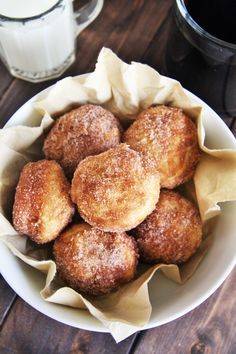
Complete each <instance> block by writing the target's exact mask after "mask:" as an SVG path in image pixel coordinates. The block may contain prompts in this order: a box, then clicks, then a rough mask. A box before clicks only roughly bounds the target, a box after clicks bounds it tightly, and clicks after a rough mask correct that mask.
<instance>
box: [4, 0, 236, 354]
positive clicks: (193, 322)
mask: <svg viewBox="0 0 236 354" xmlns="http://www.w3.org/2000/svg"><path fill="white" fill-rule="evenodd" d="M172 5H173V0H133V1H131V0H130V1H127V0H113V1H111V0H110V1H109V0H107V1H105V5H104V9H103V11H102V13H101V15H100V16H99V17H98V18H97V19H96V21H95V22H94V23H93V24H92V25H90V26H89V28H88V29H86V30H85V31H84V32H82V33H81V35H80V36H79V38H78V55H77V60H76V63H75V64H74V65H73V66H72V67H71V68H70V69H69V70H68V71H67V72H66V73H65V74H64V76H68V75H77V74H82V73H86V72H90V71H92V70H93V69H94V65H95V62H96V58H97V55H98V52H99V51H100V49H101V47H102V46H106V47H109V48H111V49H112V50H113V51H114V52H116V53H117V54H118V55H119V56H120V57H121V58H122V59H123V60H125V61H127V62H130V61H131V60H134V61H139V62H142V63H147V64H149V65H151V66H152V67H154V68H155V69H157V70H159V72H160V73H162V58H163V53H164V50H165V45H166V41H167V33H168V26H169V23H170V10H171V7H172ZM54 82H55V81H50V82H45V83H42V84H31V83H27V82H24V81H21V80H17V79H14V78H12V77H11V76H10V75H9V73H8V72H7V70H6V69H5V67H4V66H3V65H2V64H0V122H1V125H3V124H4V123H5V122H6V121H7V120H8V119H9V118H10V117H11V115H12V114H13V113H14V112H15V111H16V110H17V109H18V108H19V107H20V106H21V105H22V104H23V103H24V102H25V101H27V100H28V99H29V98H30V97H32V96H33V95H35V94H36V93H37V92H39V91H41V90H42V89H43V88H45V87H47V86H49V85H51V84H52V83H54ZM225 122H226V123H227V125H228V126H229V127H230V129H231V130H233V131H234V133H235V132H236V123H235V121H234V119H232V118H227V119H225ZM6 267H7V265H6ZM235 298H236V270H235V271H233V272H232V273H231V275H230V276H229V277H228V279H227V280H226V281H225V282H224V284H223V285H222V286H221V287H220V288H219V289H218V290H217V291H216V292H215V294H214V295H212V296H211V297H210V298H209V299H208V300H207V301H205V302H204V303H203V304H202V305H201V306H199V307H198V308H196V309H195V310H193V311H192V312H190V313H188V314H187V315H185V316H184V317H182V318H179V319H177V320H175V321H173V322H171V323H169V324H166V325H163V326H161V327H157V328H153V329H150V330H146V331H141V332H139V333H137V334H134V335H132V336H131V337H129V338H127V339H126V340H124V341H123V342H121V343H119V344H116V343H115V341H114V340H113V338H112V337H111V335H110V334H105V333H95V332H89V331H85V330H80V329H76V328H72V327H69V326H66V325H64V324H61V323H59V322H56V321H54V320H52V319H50V318H48V317H46V316H45V315H42V314H41V313H39V312H38V311H36V310H34V309H33V308H32V307H30V306H29V305H28V304H26V303H25V302H24V301H23V300H22V299H21V298H19V297H18V296H17V295H16V294H15V293H14V291H13V290H11V288H10V287H9V286H8V285H7V284H6V282H5V281H4V279H3V278H2V277H1V275H0V326H1V327H0V330H1V332H0V353H1V354H13V353H21V354H36V353H37V354H51V353H56V354H59V353H61V354H64V353H71V354H76V353H78V354H81V353H93V354H94V353H99V354H100V353H107V354H111V353H119V354H123V353H127V354H128V353H129V354H130V353H135V354H139V353H140V354H141V353H142V354H143V353H150V354H151V353H155V354H157V353H160V354H166V353H168V354H171V353H173V354H178V353H180V354H182V353H192V354H200V353H214V354H216V353H219V354H234V353H236V336H235V333H234V332H235V328H236V306H235Z"/></svg>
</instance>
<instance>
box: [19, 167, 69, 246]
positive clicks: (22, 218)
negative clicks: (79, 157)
mask: <svg viewBox="0 0 236 354" xmlns="http://www.w3.org/2000/svg"><path fill="white" fill-rule="evenodd" d="M69 190H70V185H69V183H68V181H67V179H66V177H65V175H64V173H63V170H62V168H61V166H60V165H59V164H58V163H57V162H55V161H48V160H40V161H37V162H29V163H28V164H26V165H25V166H24V168H23V170H22V172H21V175H20V179H19V182H18V185H17V188H16V194H15V201H14V206H13V224H14V227H15V229H16V230H17V231H18V232H19V233H20V234H26V235H28V236H29V237H30V238H31V239H32V240H33V241H35V242H37V243H39V244H43V243H47V242H49V241H52V240H54V239H55V238H56V237H57V236H58V235H59V233H60V232H61V231H62V230H63V229H64V227H65V226H66V225H67V224H68V223H69V222H70V221H71V219H72V216H73V214H74V206H73V204H72V202H71V199H70V195H69Z"/></svg>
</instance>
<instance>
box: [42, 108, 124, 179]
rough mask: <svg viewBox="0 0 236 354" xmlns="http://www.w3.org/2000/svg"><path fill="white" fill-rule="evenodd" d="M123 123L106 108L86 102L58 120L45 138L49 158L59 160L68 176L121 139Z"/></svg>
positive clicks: (45, 151) (45, 152)
mask: <svg viewBox="0 0 236 354" xmlns="http://www.w3.org/2000/svg"><path fill="white" fill-rule="evenodd" d="M120 138H121V126H120V123H119V122H118V120H117V119H116V118H115V117H114V115H113V114H112V113H111V112H109V111H107V110H106V109H104V108H102V107H100V106H96V105H92V104H86V105H83V106H81V107H79V108H76V109H74V110H72V111H70V112H68V113H66V114H64V115H63V116H62V117H60V118H59V119H58V120H56V122H55V124H54V125H53V127H52V129H51V130H50V132H49V134H48V136H47V137H46V139H45V142H44V146H43V151H44V154H45V156H46V158H47V159H50V160H56V161H57V162H59V163H60V165H61V166H62V167H63V169H64V170H65V172H66V174H67V175H68V176H71V177H72V175H73V173H74V171H75V169H76V167H77V165H78V163H79V162H80V161H81V160H83V159H84V158H85V157H87V156H90V155H96V154H99V153H101V152H103V151H106V150H108V149H110V148H111V147H114V146H116V145H117V144H119V143H120Z"/></svg>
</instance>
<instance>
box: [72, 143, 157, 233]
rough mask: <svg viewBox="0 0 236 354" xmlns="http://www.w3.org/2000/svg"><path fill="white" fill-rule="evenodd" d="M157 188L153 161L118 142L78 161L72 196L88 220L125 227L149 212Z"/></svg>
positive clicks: (102, 225)
mask: <svg viewBox="0 0 236 354" xmlns="http://www.w3.org/2000/svg"><path fill="white" fill-rule="evenodd" d="M159 191H160V184H159V173H158V171H156V169H155V167H154V165H153V161H152V160H151V159H149V158H148V157H145V156H143V155H142V154H139V153H138V152H136V151H134V150H132V149H130V148H129V146H128V145H126V144H121V145H119V146H117V147H115V148H113V149H110V150H108V151H106V152H104V153H102V154H99V155H97V156H90V157H88V158H86V159H85V160H83V161H82V162H81V163H80V164H79V166H78V167H77V169H76V172H75V174H74V178H73V180H72V187H71V196H72V200H73V201H74V202H75V203H76V204H77V207H78V210H79V213H80V214H81V216H82V217H83V218H84V219H85V220H86V221H87V222H88V223H89V224H91V225H93V226H97V227H99V228H100V229H102V230H105V231H125V230H130V229H132V228H133V227H135V226H137V225H138V224H139V223H140V222H142V221H143V220H144V219H145V217H146V216H147V215H148V214H150V213H151V212H152V210H153V209H154V208H155V205H156V202H157V201H158V198H159Z"/></svg>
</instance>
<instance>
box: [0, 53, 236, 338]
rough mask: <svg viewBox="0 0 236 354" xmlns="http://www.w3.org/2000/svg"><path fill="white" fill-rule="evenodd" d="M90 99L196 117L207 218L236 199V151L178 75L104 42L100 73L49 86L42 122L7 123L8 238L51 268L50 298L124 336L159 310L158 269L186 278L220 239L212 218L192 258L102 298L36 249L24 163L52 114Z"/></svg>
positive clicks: (126, 110)
mask: <svg viewBox="0 0 236 354" xmlns="http://www.w3.org/2000/svg"><path fill="white" fill-rule="evenodd" d="M86 102H90V103H95V104H101V105H102V106H103V107H106V108H107V109H109V110H110V111H112V112H113V113H114V114H115V115H116V116H117V117H119V119H120V120H121V122H122V123H123V124H128V123H129V122H130V121H132V120H133V119H135V116H136V115H137V113H138V112H140V111H141V110H143V109H145V108H147V107H149V106H150V105H152V104H168V105H170V106H176V107H181V108H183V109H184V111H185V112H186V113H187V114H189V115H190V116H191V117H192V119H194V120H196V122H197V126H198V137H199V145H200V147H201V149H202V150H203V156H202V158H201V161H200V163H199V164H198V167H197V171H196V174H195V177H194V183H195V191H196V196H197V202H198V206H199V209H200V213H201V217H202V220H203V222H204V223H206V221H207V220H209V219H212V218H213V217H214V216H216V215H218V214H219V213H220V207H219V205H218V203H219V202H225V201H233V200H236V151H233V150H229V149H223V150H217V149H215V150H212V149H211V150H210V149H208V148H207V147H205V146H204V138H205V130H204V127H203V124H202V116H203V115H208V116H209V115H210V114H211V112H208V111H205V109H202V107H200V106H199V104H198V103H196V102H195V101H194V99H192V97H191V96H189V95H187V94H186V93H185V92H184V90H183V89H182V87H181V85H180V84H179V83H178V82H176V81H174V80H171V79H169V78H166V77H164V76H161V75H159V74H158V73H157V72H156V71H155V70H153V69H152V68H151V67H149V66H147V65H144V64H140V63H132V64H131V65H128V64H126V63H124V62H122V61H121V60H120V59H119V58H118V57H117V56H116V55H115V54H114V53H113V52H112V51H111V50H109V49H106V48H103V49H102V50H101V52H100V54H99V57H98V61H97V65H96V69H95V71H94V72H93V73H91V74H89V75H87V76H86V77H79V78H78V77H75V78H71V77H68V78H65V79H63V80H61V81H59V82H58V83H57V84H56V85H55V86H54V87H53V88H52V89H50V91H49V93H47V94H46V95H45V93H43V94H41V97H40V98H39V100H38V101H37V102H35V103H34V107H35V109H37V110H38V111H39V112H41V113H42V117H43V119H42V121H41V124H40V126H39V127H26V126H16V127H11V128H6V129H2V130H1V131H0V149H1V152H2V154H1V155H2V157H1V161H0V212H1V213H0V225H1V231H0V240H2V241H3V242H4V243H5V244H6V245H7V246H8V248H9V249H10V250H11V251H12V253H13V254H15V255H16V256H17V257H19V258H20V259H22V260H23V261H24V262H26V263H27V264H29V265H30V266H32V267H34V268H36V269H39V270H40V271H42V272H44V273H45V274H46V275H47V276H46V283H45V287H44V288H43V289H42V291H41V296H42V297H43V298H44V299H45V300H46V301H49V302H50V301H51V302H55V303H59V304H64V305H68V306H72V307H76V308H87V309H88V310H89V311H90V313H91V314H92V315H93V316H95V317H96V318H97V319H98V320H100V321H101V322H102V323H103V324H104V326H105V327H107V328H108V329H109V331H110V333H111V334H112V336H113V337H114V338H115V340H116V341H117V342H119V341H121V340H123V339H125V338H126V337H128V336H129V335H131V334H132V333H134V332H135V331H137V330H140V329H142V326H144V325H145V324H146V323H147V322H148V320H149V318H150V315H151V304H150V301H149V295H148V282H149V280H150V279H151V278H152V276H153V274H154V273H155V272H156V271H157V270H160V269H161V270H162V272H163V273H164V274H165V275H166V276H167V277H169V278H170V279H172V280H174V281H175V282H178V283H180V284H181V283H183V282H185V281H186V280H187V279H188V278H189V277H190V276H191V275H192V274H193V272H194V271H195V269H196V268H197V266H198V264H199V263H200V261H201V260H202V258H203V256H204V255H205V253H206V252H207V249H208V247H209V246H210V244H211V242H212V237H211V228H210V227H209V225H210V223H209V222H208V223H206V225H205V232H204V234H205V238H204V241H203V243H202V245H201V247H200V249H199V250H198V252H197V253H196V254H195V255H194V256H193V257H192V258H191V259H190V260H189V261H188V262H187V263H186V264H184V265H182V266H180V267H179V268H178V267H177V266H175V265H164V264H159V265H156V266H153V267H149V268H148V269H147V268H146V269H147V270H145V269H144V270H142V271H140V274H141V275H139V276H138V277H137V278H136V279H135V280H134V281H132V282H131V283H129V284H127V285H125V286H123V287H122V288H120V289H119V290H118V291H116V292H115V293H113V294H111V295H108V296H104V297H102V298H97V299H94V298H91V297H89V296H82V295H80V294H78V293H77V292H75V291H74V290H72V289H70V288H68V287H66V286H64V285H63V284H61V282H60V281H58V278H57V276H56V266H55V263H54V262H53V261H52V260H44V259H45V257H47V255H46V254H47V253H45V251H44V250H41V251H40V250H38V249H36V250H32V249H29V245H28V243H29V242H28V240H27V238H26V237H22V236H19V235H17V233H16V232H15V230H14V228H13V227H12V225H11V209H12V202H13V197H14V190H15V186H16V183H17V180H18V177H19V173H20V171H21V169H22V167H23V165H24V164H25V163H26V162H27V161H29V160H37V159H40V158H42V157H43V156H42V152H41V146H42V141H43V138H44V133H45V131H46V130H48V127H49V126H50V125H51V124H52V122H53V120H52V118H51V116H50V115H56V114H57V113H59V112H63V111H66V110H68V109H70V108H71V107H73V106H78V105H80V104H84V103H86ZM186 187H187V188H186ZM183 188H184V190H185V192H187V193H188V192H189V190H190V191H191V193H193V189H192V188H190V189H189V184H188V185H187V186H184V187H183ZM193 194H194V193H193ZM213 224H214V223H213ZM26 254H27V255H26Z"/></svg>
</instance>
